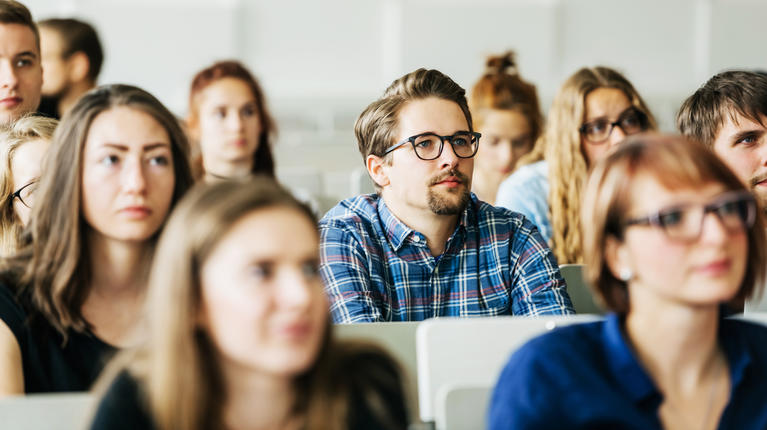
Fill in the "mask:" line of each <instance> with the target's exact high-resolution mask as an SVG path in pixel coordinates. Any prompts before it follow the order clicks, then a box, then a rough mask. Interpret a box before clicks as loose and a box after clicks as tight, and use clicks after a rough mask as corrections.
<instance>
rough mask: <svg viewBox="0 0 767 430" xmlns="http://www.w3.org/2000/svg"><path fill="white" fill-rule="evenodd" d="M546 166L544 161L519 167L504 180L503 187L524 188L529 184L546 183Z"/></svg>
mask: <svg viewBox="0 0 767 430" xmlns="http://www.w3.org/2000/svg"><path fill="white" fill-rule="evenodd" d="M547 172H548V164H547V163H546V161H545V160H542V161H537V162H535V163H531V164H526V165H524V166H520V167H519V168H517V169H516V170H514V172H513V173H512V174H511V175H509V177H508V178H506V179H505V180H504V181H503V183H502V186H503V185H506V186H507V187H509V186H510V187H524V186H527V185H529V184H531V183H537V182H540V181H546V180H547V178H548V175H547Z"/></svg>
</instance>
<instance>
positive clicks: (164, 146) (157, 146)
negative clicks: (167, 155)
mask: <svg viewBox="0 0 767 430" xmlns="http://www.w3.org/2000/svg"><path fill="white" fill-rule="evenodd" d="M142 149H143V150H144V151H145V152H149V151H153V150H155V149H170V144H168V143H165V142H157V143H149V144H146V145H144V147H143V148H142Z"/></svg>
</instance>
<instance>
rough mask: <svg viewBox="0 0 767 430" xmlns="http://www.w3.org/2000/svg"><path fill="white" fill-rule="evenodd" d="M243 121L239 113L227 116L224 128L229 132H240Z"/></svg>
mask: <svg viewBox="0 0 767 430" xmlns="http://www.w3.org/2000/svg"><path fill="white" fill-rule="evenodd" d="M243 123H244V120H243V118H242V116H240V114H239V113H234V114H232V115H229V116H228V117H227V119H226V126H227V128H229V130H233V131H240V130H242V127H243Z"/></svg>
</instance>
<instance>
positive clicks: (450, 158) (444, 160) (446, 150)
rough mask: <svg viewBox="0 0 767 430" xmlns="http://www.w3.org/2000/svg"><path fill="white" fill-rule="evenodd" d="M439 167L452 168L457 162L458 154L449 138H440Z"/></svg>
mask: <svg viewBox="0 0 767 430" xmlns="http://www.w3.org/2000/svg"><path fill="white" fill-rule="evenodd" d="M439 162H440V167H450V168H453V167H455V166H456V165H457V164H458V156H457V155H456V154H455V149H454V148H453V145H452V144H451V143H450V140H449V139H442V153H441V154H439Z"/></svg>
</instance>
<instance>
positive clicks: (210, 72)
mask: <svg viewBox="0 0 767 430" xmlns="http://www.w3.org/2000/svg"><path fill="white" fill-rule="evenodd" d="M224 78H235V79H239V80H241V81H242V82H243V83H245V85H247V86H248V88H250V91H251V93H253V98H254V99H255V102H256V110H257V111H258V112H257V113H256V115H258V119H259V121H260V123H261V133H260V134H259V135H258V147H257V148H256V151H255V152H254V153H253V169H252V173H255V174H262V175H267V176H270V177H274V157H273V156H272V145H271V140H272V138H273V137H274V135H275V134H276V133H277V126H276V125H275V123H274V120H273V119H272V116H271V115H270V114H269V111H268V110H267V108H266V97H265V96H264V91H263V90H262V89H261V86H260V85H259V84H258V81H256V78H254V77H253V74H251V73H250V71H249V70H248V69H247V68H246V67H245V66H243V65H242V63H240V62H238V61H219V62H217V63H213V64H211V65H210V66H208V67H206V68H204V69H202V70H200V71H199V72H197V74H196V75H195V76H194V79H192V86H191V88H190V89H189V118H188V121H189V125H190V126H192V127H194V126H196V125H197V123H198V122H199V112H198V110H199V108H200V106H199V105H200V92H201V91H202V90H204V89H205V88H206V87H207V86H208V85H210V84H212V83H214V82H216V81H218V80H219V79H224ZM200 161H201V160H200ZM194 163H195V164H197V163H198V160H195V161H194ZM193 167H195V168H198V169H201V166H193ZM198 173H201V172H198Z"/></svg>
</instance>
